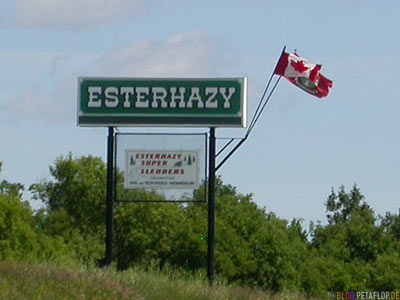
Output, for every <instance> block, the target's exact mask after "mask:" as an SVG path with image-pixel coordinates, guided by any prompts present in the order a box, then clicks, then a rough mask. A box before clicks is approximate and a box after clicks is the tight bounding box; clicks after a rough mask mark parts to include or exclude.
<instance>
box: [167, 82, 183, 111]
mask: <svg viewBox="0 0 400 300" xmlns="http://www.w3.org/2000/svg"><path fill="white" fill-rule="evenodd" d="M176 90H177V89H176V87H171V88H170V89H169V91H170V93H171V103H170V104H169V106H170V107H171V108H175V107H176V103H177V102H178V100H179V107H180V108H184V107H185V101H184V99H185V91H186V89H185V88H184V87H180V88H179V95H176Z"/></svg>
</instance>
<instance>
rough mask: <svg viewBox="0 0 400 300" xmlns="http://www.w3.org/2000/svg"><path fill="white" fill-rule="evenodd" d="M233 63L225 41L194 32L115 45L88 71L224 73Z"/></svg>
mask: <svg viewBox="0 0 400 300" xmlns="http://www.w3.org/2000/svg"><path fill="white" fill-rule="evenodd" d="M237 64H238V62H237V59H235V58H234V57H233V55H232V52H231V49H230V46H229V45H228V44H227V43H226V42H224V41H222V40H221V39H218V38H216V37H214V36H210V35H207V34H206V33H202V32H195V33H189V34H180V35H175V36H172V37H171V38H169V39H168V40H163V41H160V40H158V41H149V40H144V41H140V42H137V43H134V44H132V45H129V46H126V47H123V48H121V49H117V50H115V51H114V52H112V53H110V54H108V55H106V56H104V57H102V58H101V59H99V60H98V61H97V62H96V64H95V65H94V66H93V68H91V69H89V70H88V71H89V72H90V74H88V75H97V76H107V75H108V76H109V75H112V76H153V77H164V76H176V77H195V76H221V75H223V74H225V76H227V73H229V72H231V71H232V69H233V68H234V66H235V65H237Z"/></svg>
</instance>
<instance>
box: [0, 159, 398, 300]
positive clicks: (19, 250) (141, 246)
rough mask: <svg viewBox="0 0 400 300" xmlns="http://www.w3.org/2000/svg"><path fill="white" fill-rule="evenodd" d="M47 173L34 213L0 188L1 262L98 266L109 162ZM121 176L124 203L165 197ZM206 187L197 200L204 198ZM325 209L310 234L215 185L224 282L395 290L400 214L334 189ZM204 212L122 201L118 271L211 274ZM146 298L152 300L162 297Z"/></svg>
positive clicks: (37, 189) (78, 162) (275, 288)
mask: <svg viewBox="0 0 400 300" xmlns="http://www.w3.org/2000/svg"><path fill="white" fill-rule="evenodd" d="M0 168H1V164H0ZM50 174H51V175H52V179H51V180H43V181H41V182H40V183H36V184H33V185H31V187H30V191H31V192H32V193H33V197H34V199H36V200H41V201H42V202H43V203H44V204H45V207H44V208H43V209H41V210H39V211H37V212H35V213H33V211H32V209H31V208H30V206H29V204H28V203H26V202H23V201H22V200H21V195H22V191H23V186H22V185H21V184H18V183H16V184H14V183H10V182H8V181H6V180H3V181H2V182H1V183H0V260H10V261H16V260H18V261H22V260H28V261H46V260H49V261H54V262H56V263H61V264H74V263H79V264H83V265H86V266H93V265H94V264H95V263H96V262H97V261H98V260H99V259H100V258H102V257H103V256H104V237H105V224H104V223H105V185H106V184H105V183H106V167H105V164H104V163H103V162H102V161H101V159H100V158H95V157H92V156H84V157H79V158H73V157H72V155H71V154H70V155H68V156H66V157H59V158H58V159H57V160H56V161H55V162H54V165H53V166H51V167H50ZM122 176H123V174H122V173H121V172H118V174H117V178H118V184H117V193H118V196H119V199H125V200H132V199H140V200H142V201H151V200H160V199H162V197H163V196H162V195H159V194H156V193H155V192H147V191H140V190H133V191H132V190H125V189H124V188H123V186H122V183H123V178H122ZM205 184H207V182H203V186H202V187H200V188H199V189H198V190H196V191H195V192H194V194H193V197H192V198H194V199H196V200H204V198H205V195H204V190H205V189H204V185H205ZM325 205H326V213H327V224H326V225H322V224H321V223H317V224H316V225H314V224H312V225H311V226H310V230H309V231H308V232H307V231H306V230H304V228H303V224H302V220H299V219H293V220H292V221H290V222H288V221H286V220H282V219H280V218H278V217H277V216H275V215H274V214H273V213H271V212H268V211H267V210H266V209H265V208H260V207H258V206H257V205H256V204H255V203H254V201H253V199H252V195H251V194H249V195H243V194H241V193H239V192H238V191H237V190H236V188H235V187H233V186H231V185H229V184H224V183H223V182H222V180H221V178H217V182H216V249H215V251H216V253H215V254H216V255H215V257H216V271H217V278H218V280H219V281H220V282H227V283H229V284H234V285H242V284H245V285H247V286H250V287H262V288H263V289H268V290H271V291H272V292H274V293H282V292H287V291H297V292H301V293H305V294H307V295H311V296H317V297H321V298H323V297H326V292H327V291H335V290H394V289H398V287H399V286H400V276H399V274H400V254H399V253H400V211H399V213H398V214H392V213H387V214H386V215H385V216H384V217H379V218H378V217H377V216H376V215H375V213H374V211H373V210H372V208H371V207H370V206H369V205H368V204H367V202H366V201H365V198H364V196H363V195H362V193H361V192H360V190H359V188H358V187H357V186H356V185H354V186H353V188H352V189H351V190H350V191H349V192H346V191H345V189H344V187H343V186H342V187H340V188H339V190H338V191H337V192H336V191H334V190H333V189H332V191H331V194H330V195H329V196H328V198H327V201H326V202H325ZM207 210H208V205H207V203H196V202H192V203H188V204H184V205H183V204H177V203H116V204H115V218H114V222H115V223H114V225H115V227H114V254H115V261H116V266H117V268H118V269H119V270H127V269H129V268H135V269H136V270H138V269H137V268H138V267H139V266H140V268H145V269H147V271H148V272H150V273H151V272H155V270H157V272H158V271H159V270H162V272H168V270H171V269H173V270H175V269H176V268H178V269H180V270H183V272H186V273H185V274H187V276H191V275H189V274H192V275H193V276H194V274H205V270H206V258H207V214H208V213H207ZM126 272H130V271H128V270H127V271H126ZM135 276H136V275H135ZM168 276H172V275H168ZM185 276H186V275H185ZM178 281H179V280H178ZM0 284H1V281H0ZM142 284H143V283H142ZM146 284H147V283H146ZM165 284H167V283H165ZM154 285H155V283H154V282H150V281H149V282H148V286H149V287H152V286H154ZM167 289H168V288H167ZM170 294H171V295H173V296H176V297H181V296H182V295H189V294H185V293H176V292H175V287H174V290H170ZM157 295H158V296H157ZM147 296H149V299H156V298H157V297H159V296H160V294H157V293H150V294H148V295H147ZM230 296H232V295H230ZM171 297H172V296H171ZM164 298H165V297H164ZM192 298H193V297H192ZM165 299H169V298H165ZM193 299H197V298H193ZM198 299H208V298H201V297H198ZM238 299H241V298H238ZM243 299H245V296H244V297H243Z"/></svg>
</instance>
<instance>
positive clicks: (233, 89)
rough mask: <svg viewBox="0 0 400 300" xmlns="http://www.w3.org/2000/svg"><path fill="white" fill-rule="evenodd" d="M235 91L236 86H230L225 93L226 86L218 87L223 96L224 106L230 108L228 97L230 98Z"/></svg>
mask: <svg viewBox="0 0 400 300" xmlns="http://www.w3.org/2000/svg"><path fill="white" fill-rule="evenodd" d="M235 92H236V88H234V87H230V88H229V94H228V95H226V88H219V93H220V94H221V95H222V97H223V98H224V100H225V102H224V108H231V102H230V99H231V98H232V96H233V94H234V93H235Z"/></svg>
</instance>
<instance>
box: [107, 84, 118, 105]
mask: <svg viewBox="0 0 400 300" xmlns="http://www.w3.org/2000/svg"><path fill="white" fill-rule="evenodd" d="M104 94H105V95H106V100H105V101H104V104H105V105H106V107H111V108H112V107H117V106H118V103H119V100H118V88H116V87H108V88H106V89H105V91H104Z"/></svg>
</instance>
